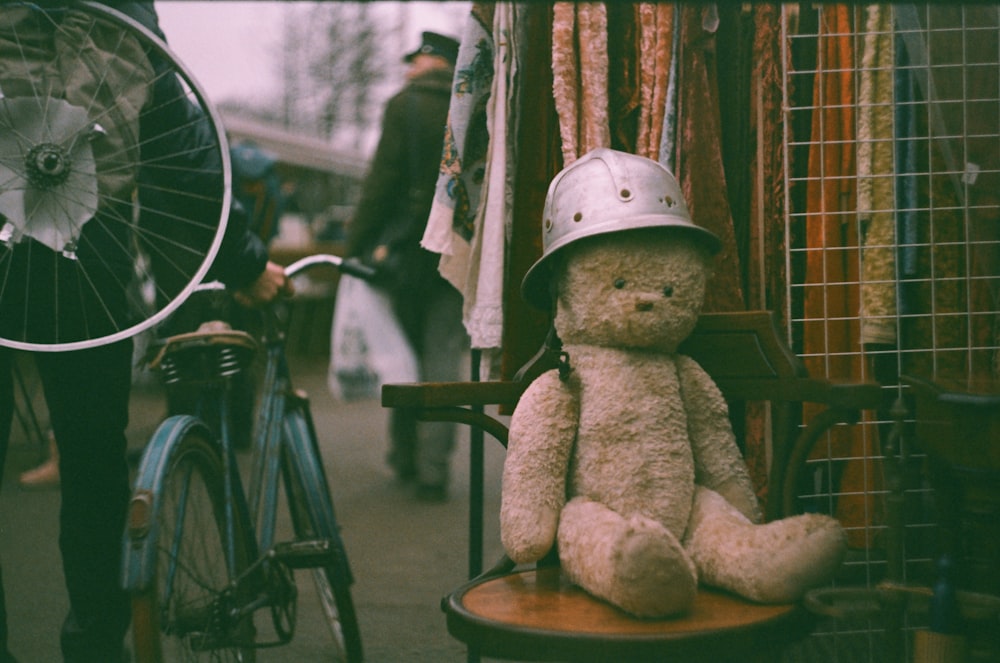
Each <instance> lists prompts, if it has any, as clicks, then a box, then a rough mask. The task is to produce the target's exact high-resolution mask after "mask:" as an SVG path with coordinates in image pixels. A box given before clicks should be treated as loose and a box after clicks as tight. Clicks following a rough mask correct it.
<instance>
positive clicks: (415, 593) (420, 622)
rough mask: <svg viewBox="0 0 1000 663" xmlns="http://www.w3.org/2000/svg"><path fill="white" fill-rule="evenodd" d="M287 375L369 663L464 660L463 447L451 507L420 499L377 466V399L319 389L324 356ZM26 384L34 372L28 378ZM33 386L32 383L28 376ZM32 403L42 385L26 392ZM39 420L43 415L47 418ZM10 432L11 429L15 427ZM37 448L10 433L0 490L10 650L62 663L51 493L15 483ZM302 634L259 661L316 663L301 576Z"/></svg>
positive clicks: (138, 438)
mask: <svg viewBox="0 0 1000 663" xmlns="http://www.w3.org/2000/svg"><path fill="white" fill-rule="evenodd" d="M293 370H294V375H295V379H296V382H297V384H298V386H299V387H301V388H304V389H305V390H306V391H308V392H309V393H310V395H311V396H312V398H313V410H314V414H315V417H316V423H317V427H318V429H319V431H320V436H321V439H322V446H323V454H324V459H325V463H326V466H327V470H328V473H329V478H330V482H331V489H332V492H333V497H334V501H335V503H336V507H337V513H338V516H339V518H340V521H341V523H342V525H343V532H344V538H345V542H346V545H347V549H348V555H349V556H350V559H351V562H352V565H353V568H354V572H355V576H356V578H357V583H356V585H355V587H354V600H355V603H356V605H357V609H358V616H359V621H360V626H361V631H362V637H363V639H364V645H365V651H366V660H367V661H372V662H385V663H396V662H400V663H405V662H409V661H413V662H427V663H447V662H449V661H456V662H457V661H464V660H465V650H464V648H463V647H462V646H461V645H460V644H459V643H457V642H456V641H454V640H452V639H451V638H450V636H449V635H448V633H447V631H446V629H445V623H444V615H443V614H442V613H441V611H440V609H439V603H440V599H441V597H442V596H443V595H444V594H445V593H446V592H447V591H448V590H450V589H451V588H453V587H455V586H457V585H458V584H460V583H461V582H462V581H463V580H464V578H465V577H466V569H467V566H466V564H467V562H466V559H467V557H466V545H467V534H466V532H467V520H468V487H467V484H466V482H467V477H468V467H467V466H468V450H469V445H468V443H467V439H466V438H465V437H463V438H462V441H461V442H460V444H459V445H458V449H457V450H456V453H455V457H454V474H455V476H454V481H453V485H452V493H451V499H450V500H449V501H448V502H447V503H445V504H423V503H418V502H415V501H414V500H413V499H412V498H411V495H410V493H409V491H407V490H406V489H405V488H404V487H402V486H399V485H397V484H396V483H395V482H394V480H393V478H392V475H391V474H390V472H389V471H388V470H387V468H386V466H385V464H384V462H383V458H384V454H385V449H386V442H385V421H386V411H385V410H383V409H382V407H381V406H380V405H379V403H378V402H375V401H371V402H367V401H366V402H357V403H350V404H344V403H336V402H334V401H333V400H332V398H331V397H330V396H329V394H328V392H327V389H326V386H325V375H326V359H325V358H324V357H322V356H318V357H317V356H312V357H297V358H295V362H294V369H293ZM29 377H30V376H29ZM29 383H30V380H29ZM29 389H32V391H33V393H35V394H36V395H37V392H38V389H37V385H32V384H29ZM132 410H133V415H132V417H133V422H132V426H131V430H130V445H131V446H132V447H134V448H140V447H141V446H142V445H143V443H144V441H145V440H146V439H148V437H149V435H150V433H151V432H152V430H153V428H154V427H155V425H156V423H157V422H158V420H159V418H160V417H161V415H162V412H163V401H162V397H161V395H160V393H159V390H158V388H157V387H155V386H154V387H150V386H148V385H147V386H138V387H137V388H136V390H135V396H134V398H133V408H132ZM43 414H44V413H43ZM16 428H17V426H16V424H15V429H16ZM490 442H491V440H489V439H488V440H487V470H486V477H487V506H486V513H487V529H488V530H489V531H488V536H487V544H486V549H487V553H486V559H487V562H488V563H492V561H494V560H495V559H496V558H497V557H498V556H499V554H500V547H499V544H498V542H497V535H496V513H497V509H498V496H499V473H500V465H501V458H502V454H501V453H500V452H501V451H502V450H501V449H500V448H499V445H498V444H496V443H495V442H493V443H492V444H491V443H490ZM38 454H39V448H38V446H37V445H35V444H34V443H32V442H30V441H29V440H27V439H26V438H25V437H24V435H23V434H22V433H21V432H20V431H18V430H15V438H14V440H13V441H12V447H11V452H10V457H9V459H8V463H7V472H6V475H5V476H4V481H3V490H2V491H0V558H2V559H3V570H4V580H5V585H6V590H7V603H8V610H9V613H10V630H11V647H12V649H13V651H14V653H15V655H17V656H18V657H19V659H20V660H21V661H22V663H50V662H54V661H58V660H59V653H58V629H59V625H60V623H61V621H62V618H63V616H64V614H65V610H66V598H65V592H64V589H63V585H62V574H61V570H60V566H59V561H58V552H57V550H56V514H57V510H58V506H59V494H58V491H47V492H38V491H31V492H28V491H24V490H21V489H20V488H19V487H18V486H17V475H18V473H20V472H21V471H22V470H24V469H25V468H27V467H30V466H32V465H33V464H34V463H35V462H36V460H37V459H38ZM299 587H300V592H301V597H302V598H301V601H300V608H299V612H300V615H299V634H298V635H297V637H296V640H295V641H294V642H293V643H292V645H290V646H288V647H284V648H281V649H276V650H269V651H266V652H262V653H261V655H260V656H259V658H258V660H260V661H262V662H272V661H289V662H291V661H295V662H301V661H322V660H324V655H323V652H324V647H325V646H326V644H327V634H326V631H325V628H326V627H325V624H324V623H322V622H321V621H319V619H320V617H319V615H318V612H317V611H318V607H317V606H316V604H315V598H314V596H313V595H312V589H311V586H310V584H309V580H308V577H307V576H302V577H301V578H300V582H299Z"/></svg>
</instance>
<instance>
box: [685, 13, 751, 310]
mask: <svg viewBox="0 0 1000 663" xmlns="http://www.w3.org/2000/svg"><path fill="white" fill-rule="evenodd" d="M679 20H680V21H681V38H680V39H681V43H680V52H679V55H678V58H679V62H678V67H679V69H678V80H677V90H678V99H677V103H678V117H677V119H678V123H677V147H676V150H677V151H676V163H677V170H676V174H677V177H678V178H679V180H680V183H681V188H682V190H683V191H684V197H685V199H686V200H687V204H688V209H689V210H690V212H691V218H692V219H694V222H695V223H697V224H698V225H701V226H703V227H705V228H708V229H709V230H711V231H712V232H713V233H715V234H716V235H717V236H718V237H719V239H720V240H721V241H722V250H721V251H719V254H718V256H717V257H716V262H715V275H714V276H713V277H712V281H711V282H710V285H709V287H708V288H707V292H706V296H705V307H704V310H705V311H740V310H743V309H744V308H745V306H744V303H743V292H742V287H741V286H740V267H739V255H738V253H737V250H736V237H735V233H734V231H733V219H732V212H731V210H730V207H729V199H728V192H727V190H726V174H725V170H724V168H723V165H722V148H721V138H722V130H721V126H720V120H719V95H718V81H717V78H716V69H715V67H716V62H715V59H714V56H713V51H714V47H713V44H714V40H715V35H716V30H717V29H718V14H717V13H716V10H715V5H714V4H707V5H690V4H684V5H681V10H680V17H679Z"/></svg>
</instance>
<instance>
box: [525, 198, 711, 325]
mask: <svg viewBox="0 0 1000 663" xmlns="http://www.w3.org/2000/svg"><path fill="white" fill-rule="evenodd" d="M627 223H628V227H627V228H623V227H622V220H621V219H608V220H607V221H604V222H601V223H598V224H594V225H592V226H590V227H589V228H587V231H586V233H583V234H579V233H578V234H571V235H564V236H563V237H562V238H560V239H559V240H557V241H556V242H554V243H553V244H552V245H551V246H549V247H548V249H547V250H546V252H545V255H543V256H542V257H541V258H539V259H538V260H537V261H536V262H535V264H534V265H532V266H531V267H530V268H529V269H528V271H527V272H526V273H525V274H524V279H523V280H522V281H521V296H522V297H523V298H524V300H525V301H526V302H528V303H529V304H531V305H532V306H534V307H536V308H540V309H543V310H549V309H550V308H551V306H552V301H551V294H550V291H549V279H550V278H551V271H552V264H553V260H552V259H553V257H554V256H556V255H558V254H561V253H562V252H563V250H564V249H565V248H566V247H567V246H569V245H571V244H573V243H574V242H576V241H578V240H580V239H584V238H586V237H600V236H602V235H610V234H618V233H622V232H630V231H635V230H643V229H654V228H655V229H660V230H665V231H668V232H676V231H681V232H683V233H685V234H688V235H689V236H690V237H691V238H692V239H694V240H695V241H697V242H699V243H701V244H702V246H704V247H705V248H706V249H708V251H709V253H711V254H712V255H715V254H717V253H718V252H719V250H720V249H721V248H722V242H721V241H720V240H719V238H718V237H717V236H716V235H715V233H713V232H711V231H710V230H707V229H705V228H702V227H701V226H697V225H695V224H694V223H692V222H691V221H690V220H689V219H687V218H686V217H682V216H673V215H664V214H648V215H644V216H635V217H629V218H628V219H627Z"/></svg>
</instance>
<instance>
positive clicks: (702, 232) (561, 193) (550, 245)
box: [521, 147, 721, 308]
mask: <svg viewBox="0 0 1000 663" xmlns="http://www.w3.org/2000/svg"><path fill="white" fill-rule="evenodd" d="M542 218H543V227H542V257H541V258H539V259H538V261H537V262H535V264H534V265H532V266H531V269H529V270H528V272H527V273H526V274H525V275H524V280H523V281H522V282H521V294H522V295H523V296H524V298H525V299H526V300H527V301H528V303H530V304H532V305H534V306H537V307H538V308H548V307H549V305H550V304H551V302H550V295H549V289H548V280H549V276H550V272H551V265H552V256H553V255H554V254H555V253H557V252H558V251H560V250H561V249H563V248H565V247H566V246H568V245H570V244H572V243H573V242H575V241H577V240H579V239H582V238H584V237H592V236H594V235H604V234H608V233H617V232H622V231H625V230H636V229H639V228H671V229H677V230H681V231H683V232H686V233H688V234H690V235H691V236H693V237H694V238H695V239H696V240H699V241H701V242H702V243H703V244H704V245H705V246H706V247H707V248H708V249H709V251H711V252H712V253H713V254H714V253H717V252H718V250H719V247H720V244H721V243H720V241H719V238H718V237H716V236H715V235H714V234H713V233H712V232H710V231H708V230H706V229H705V228H702V227H700V226H697V225H695V224H694V222H693V221H691V215H690V213H689V212H688V208H687V203H686V202H685V201H684V194H683V193H682V192H681V188H680V185H678V183H677V180H676V179H674V176H673V175H672V174H671V173H670V171H669V170H667V169H666V168H664V167H663V166H662V165H661V164H659V163H657V162H656V161H653V160H652V159H647V158H645V157H640V156H637V155H635V154H628V153H627V152H618V151H615V150H611V149H608V148H604V147H599V148H597V149H595V150H591V151H590V152H588V153H587V154H585V155H583V156H582V157H580V158H579V159H577V160H576V161H574V162H573V163H572V164H570V165H569V166H567V167H566V168H564V169H563V170H562V171H560V172H559V174H557V175H556V176H555V178H553V180H552V183H551V184H550V185H549V191H548V194H547V195H546V197H545V208H544V210H543V212H542Z"/></svg>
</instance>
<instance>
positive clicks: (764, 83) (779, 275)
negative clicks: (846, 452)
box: [743, 3, 787, 501]
mask: <svg viewBox="0 0 1000 663" xmlns="http://www.w3.org/2000/svg"><path fill="white" fill-rule="evenodd" d="M753 12H754V14H753V25H754V35H753V53H754V62H753V68H752V75H751V85H750V90H751V94H750V98H749V99H748V102H749V104H750V111H751V112H750V126H751V127H752V130H753V131H754V134H755V139H756V140H755V145H756V154H755V156H754V158H753V159H752V161H751V163H750V169H751V178H750V179H751V182H752V183H753V186H751V188H750V191H751V204H750V213H751V219H750V250H749V251H748V252H747V255H748V260H747V263H748V264H747V274H748V277H747V302H748V307H749V308H751V309H762V310H770V311H773V312H774V313H775V314H776V315H777V316H778V320H777V324H778V325H779V328H780V329H784V328H785V326H786V324H787V320H786V319H784V315H785V309H786V303H785V287H786V284H787V281H786V279H787V272H786V270H785V232H784V231H785V224H784V218H785V206H784V201H785V196H784V187H785V179H784V177H785V172H784V164H785V161H784V150H782V135H781V130H782V126H783V117H782V114H783V110H782V89H781V81H782V78H781V40H780V38H779V37H780V34H781V8H780V7H779V6H778V5H777V4H775V3H758V4H756V5H754V8H753ZM766 424H767V413H766V412H765V411H764V406H763V404H761V403H748V404H747V411H746V429H745V431H744V436H743V437H744V443H745V447H746V448H745V452H744V457H745V458H746V462H747V467H748V468H749V469H750V477H751V479H753V482H754V486H755V487H756V488H757V495H758V497H759V498H760V499H761V500H762V501H764V500H766V499H767V494H768V486H767V479H768V453H767V442H768V440H767V433H766Z"/></svg>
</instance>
